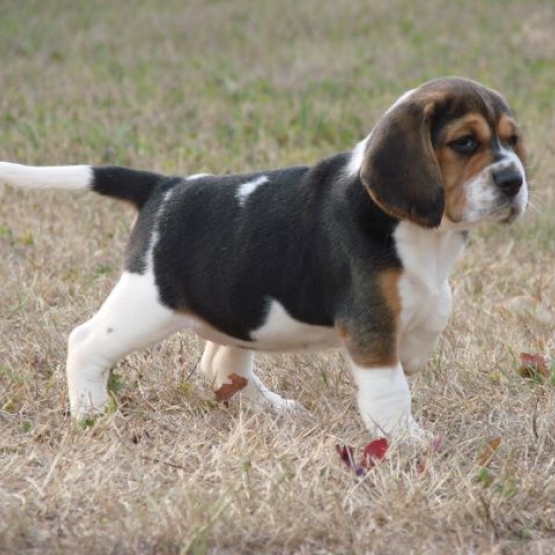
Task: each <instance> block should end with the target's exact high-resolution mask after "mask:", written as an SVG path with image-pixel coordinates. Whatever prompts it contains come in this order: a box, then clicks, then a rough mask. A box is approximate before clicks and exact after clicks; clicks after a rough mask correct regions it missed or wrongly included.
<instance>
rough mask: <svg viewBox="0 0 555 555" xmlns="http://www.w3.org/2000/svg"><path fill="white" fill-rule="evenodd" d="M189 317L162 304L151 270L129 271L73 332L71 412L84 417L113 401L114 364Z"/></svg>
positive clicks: (69, 362) (69, 368)
mask: <svg viewBox="0 0 555 555" xmlns="http://www.w3.org/2000/svg"><path fill="white" fill-rule="evenodd" d="M186 321H187V319H186V317H184V316H182V315H180V314H178V313H176V312H174V311H173V310H171V309H169V308H167V307H165V306H163V305H162V304H161V303H160V301H159V299H158V291H157V288H156V285H155V283H154V276H153V275H152V273H148V272H147V273H146V274H144V275H140V274H134V273H129V272H125V273H124V274H123V275H122V276H121V278H120V281H119V282H118V283H117V285H116V286H115V288H114V289H113V290H112V292H111V293H110V295H109V296H108V298H107V299H106V301H105V302H104V304H103V305H102V307H101V308H100V310H99V311H98V312H97V313H96V314H95V315H94V316H93V317H92V318H91V319H90V320H88V321H87V322H85V323H84V324H82V325H80V326H78V327H77V328H75V329H74V330H73V332H72V333H71V334H70V337H69V342H68V357H67V367H66V370H67V382H68V389H69V400H70V410H71V414H72V415H73V416H74V417H76V418H83V417H84V416H86V415H87V414H90V413H98V412H101V411H102V410H103V409H104V408H105V406H106V404H107V403H108V391H107V388H106V385H107V380H108V374H109V371H110V368H111V367H112V366H113V365H114V364H115V363H116V362H118V361H119V360H120V359H121V358H122V357H124V356H125V355H127V354H129V353H131V352H133V351H136V350H138V349H141V348H144V347H148V346H149V345H151V344H153V343H156V342H158V341H160V340H162V339H164V338H165V337H167V336H168V335H170V334H172V333H174V332H176V331H178V330H179V329H181V328H183V327H184V326H185V325H186Z"/></svg>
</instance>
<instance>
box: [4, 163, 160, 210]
mask: <svg viewBox="0 0 555 555" xmlns="http://www.w3.org/2000/svg"><path fill="white" fill-rule="evenodd" d="M162 179H163V176H161V175H159V174H156V173H150V172H144V171H138V170H131V169H128V168H120V167H116V166H104V167H103V166H99V167H95V166H24V165H22V164H12V163H10V162H0V184H2V183H3V184H6V185H9V186H11V187H16V188H24V189H64V190H67V191H78V190H89V191H93V192H95V193H98V194H99V195H104V196H108V197H112V198H116V199H119V200H125V201H127V202H130V203H131V204H133V205H134V206H135V207H136V208H137V209H138V210H140V209H141V208H142V207H143V206H144V205H145V203H146V202H147V200H148V199H149V198H150V195H151V194H152V192H153V191H154V189H155V188H156V187H157V185H158V184H159V183H160V181H161V180H162Z"/></svg>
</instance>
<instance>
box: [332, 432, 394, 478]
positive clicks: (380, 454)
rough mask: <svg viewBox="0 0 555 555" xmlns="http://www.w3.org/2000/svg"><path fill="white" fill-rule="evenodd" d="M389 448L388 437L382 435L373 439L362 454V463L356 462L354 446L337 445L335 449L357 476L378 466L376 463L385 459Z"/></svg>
mask: <svg viewBox="0 0 555 555" xmlns="http://www.w3.org/2000/svg"><path fill="white" fill-rule="evenodd" d="M388 448H389V443H388V441H387V439H386V438H384V437H381V438H379V439H376V440H374V441H371V442H370V443H369V444H368V445H367V446H366V447H365V448H364V451H363V454H362V458H361V460H360V463H358V464H357V463H355V457H354V451H355V450H354V448H353V447H351V446H350V445H336V446H335V450H336V451H337V453H338V454H339V458H340V459H341V460H342V461H343V462H344V463H345V464H346V465H347V466H348V467H349V468H352V469H353V471H354V472H355V474H356V475H357V476H364V474H366V472H368V470H369V469H370V468H373V467H374V466H376V463H377V462H379V461H383V460H384V459H385V455H386V453H387V449H388Z"/></svg>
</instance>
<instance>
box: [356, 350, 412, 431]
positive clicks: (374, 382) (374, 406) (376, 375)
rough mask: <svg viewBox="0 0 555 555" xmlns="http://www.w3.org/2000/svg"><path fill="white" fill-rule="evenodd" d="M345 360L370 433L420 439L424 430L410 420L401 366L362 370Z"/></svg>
mask: <svg viewBox="0 0 555 555" xmlns="http://www.w3.org/2000/svg"><path fill="white" fill-rule="evenodd" d="M348 358H349V362H350V366H351V370H352V372H353V376H354V378H355V381H356V384H357V386H358V407H359V411H360V415H361V417H362V419H363V421H364V423H365V424H366V427H367V428H368V430H369V431H370V433H371V434H372V435H374V436H384V435H386V436H388V435H391V434H398V435H400V436H403V435H408V436H410V437H413V436H417V437H420V436H421V435H422V434H423V430H422V429H421V428H420V426H419V425H418V424H417V423H416V421H415V420H414V418H413V417H412V412H411V394H410V389H409V384H408V383H407V380H406V378H405V374H404V372H403V367H402V366H401V363H400V362H397V363H395V364H393V365H390V366H380V367H363V366H360V365H359V364H357V363H356V362H355V361H354V360H353V359H352V358H351V357H350V356H349V357H348Z"/></svg>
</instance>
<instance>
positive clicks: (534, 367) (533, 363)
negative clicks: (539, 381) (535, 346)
mask: <svg viewBox="0 0 555 555" xmlns="http://www.w3.org/2000/svg"><path fill="white" fill-rule="evenodd" d="M518 373H519V374H520V375H521V376H522V377H523V378H529V379H534V378H537V377H541V378H545V379H548V378H549V376H550V375H551V371H550V370H549V367H548V365H547V361H546V360H545V357H544V356H542V355H531V354H530V353H520V368H519V369H518Z"/></svg>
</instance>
